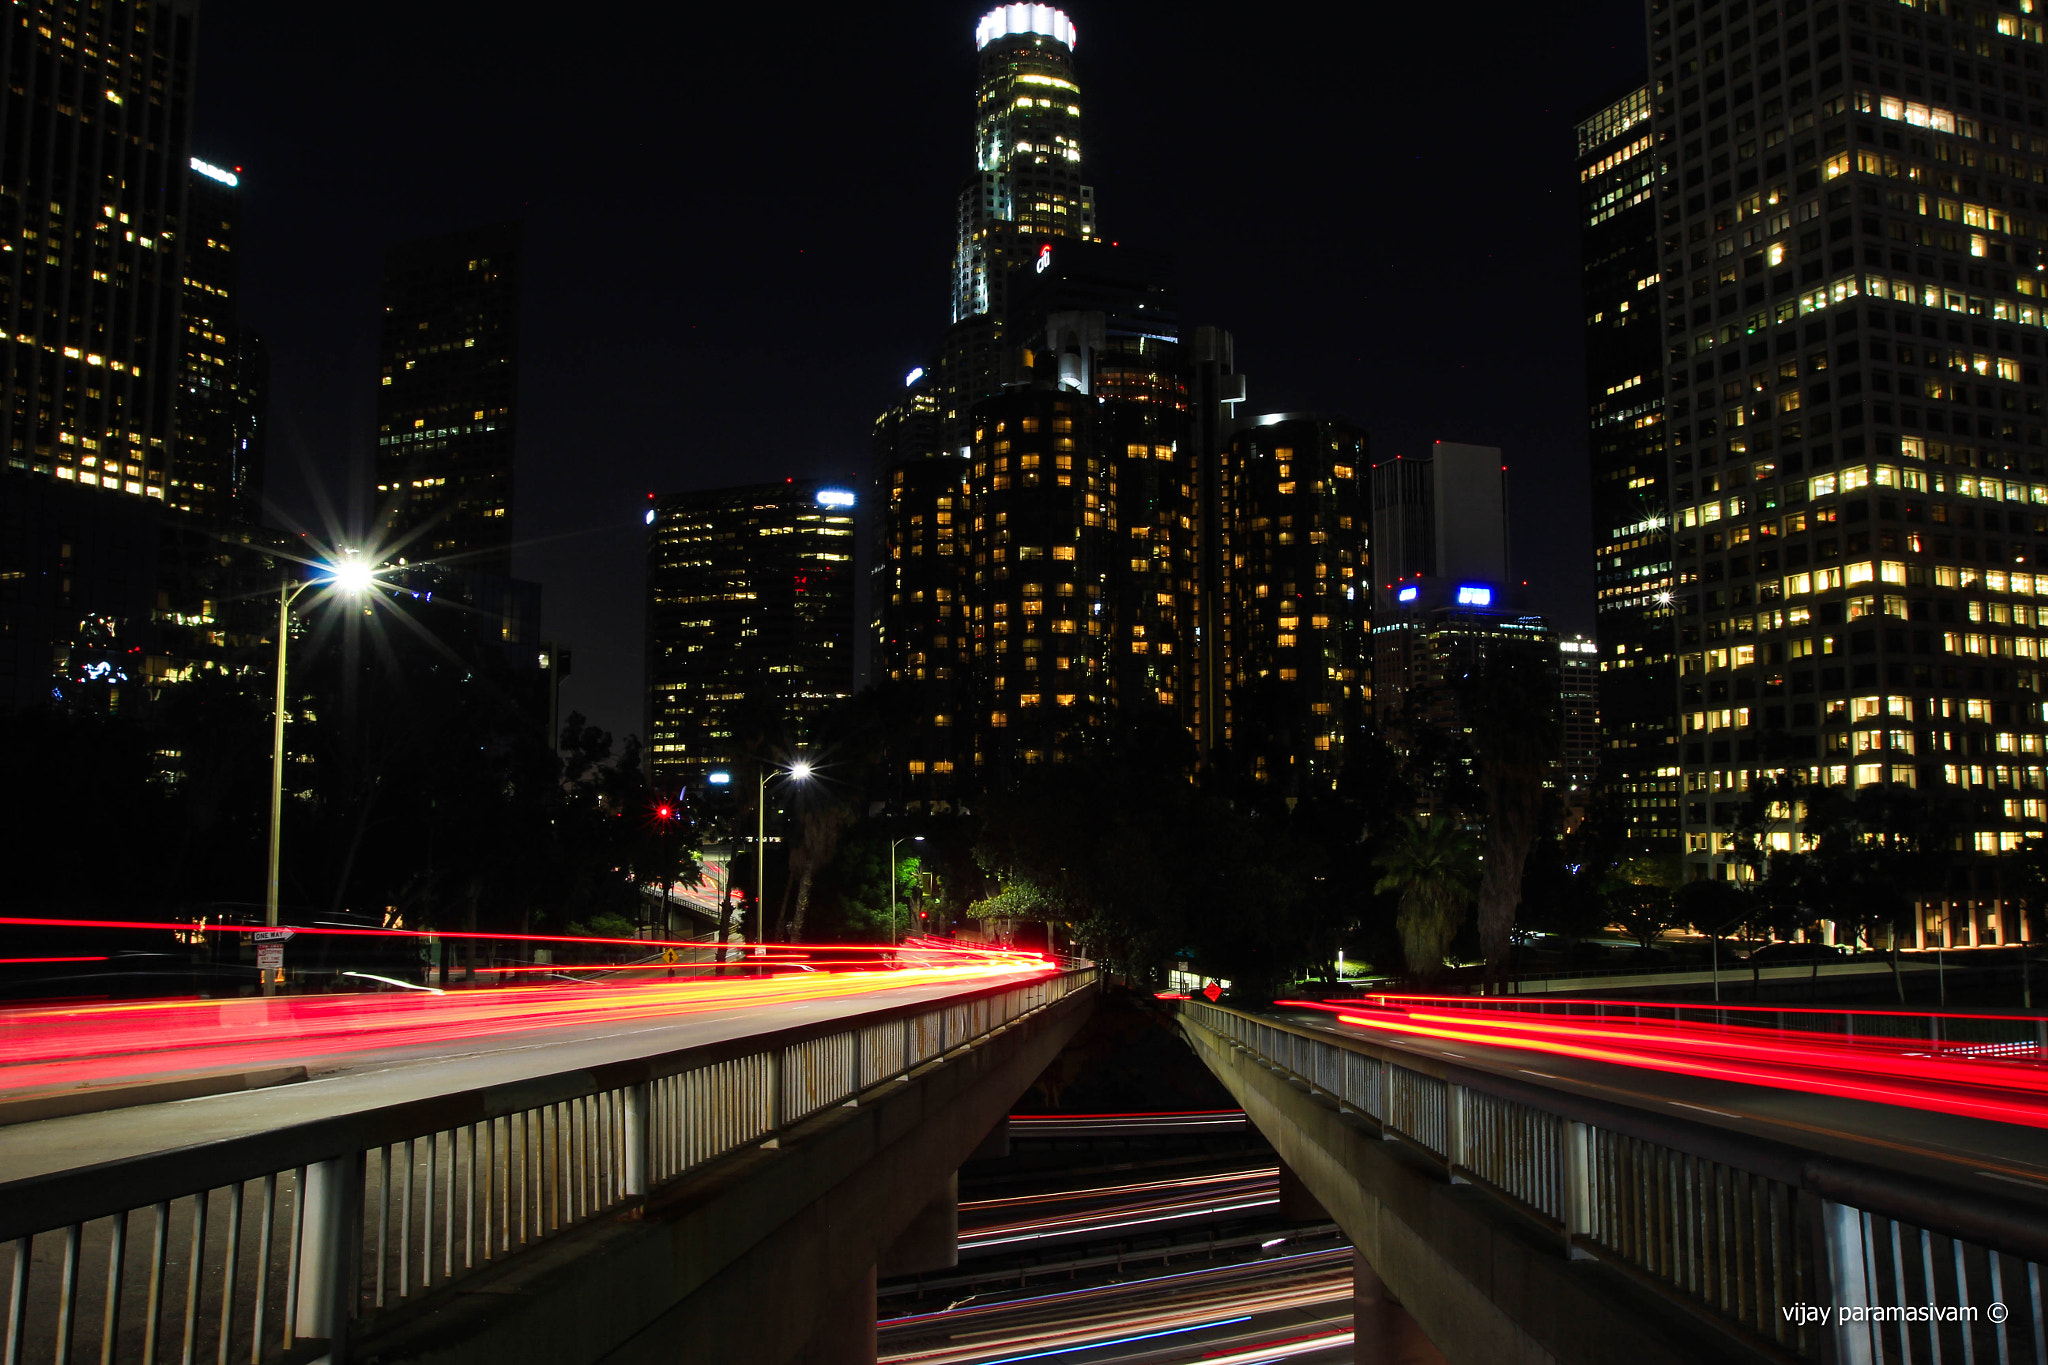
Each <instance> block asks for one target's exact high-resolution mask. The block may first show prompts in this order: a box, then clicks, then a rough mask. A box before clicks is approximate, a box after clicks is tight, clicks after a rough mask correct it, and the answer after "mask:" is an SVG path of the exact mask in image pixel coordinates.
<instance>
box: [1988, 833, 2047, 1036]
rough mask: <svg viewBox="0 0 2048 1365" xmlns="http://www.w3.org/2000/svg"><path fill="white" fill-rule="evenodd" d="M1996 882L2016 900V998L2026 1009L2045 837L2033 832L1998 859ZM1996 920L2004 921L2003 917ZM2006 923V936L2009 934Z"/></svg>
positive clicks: (2042, 895)
mask: <svg viewBox="0 0 2048 1365" xmlns="http://www.w3.org/2000/svg"><path fill="white" fill-rule="evenodd" d="M1999 882H2000V887H2001V889H2002V890H2003V891H2004V893H2005V895H2006V897H2007V898H2008V899H2009V900H2011V901H2016V902H2018V904H2019V911H2020V921H2021V928H2022V931H2023V932H2025V934H2026V942H2025V943H2024V944H2022V945H2021V947H2020V999H2021V1002H2022V1004H2023V1005H2024V1007H2025V1008H2027V1009H2032V1008H2033V1007H2034V973H2033V962H2032V960H2031V959H2032V957H2033V949H2032V946H2031V945H2032V944H2033V943H2034V941H2035V940H2036V939H2037V938H2038V937H2039V936H2040V932H2041V922H2042V912H2043V911H2044V910H2048V838H2044V837H2042V836H2041V835H2038V834H2037V835H2035V836H2034V837H2033V838H2031V839H2023V840H2021V841H2020V846H2019V847H2018V848H2016V849H2013V850H2012V851H2011V852H2009V853H2007V854H2005V856H2003V857H2002V858H2000V859H1999ZM1999 923H2000V924H2001V925H2005V920H2004V919H2003V918H2001V919H2000V921H1999ZM2011 932H2012V931H2011V929H2010V927H2007V929H2006V933H2007V936H2008V937H2010V935H2011Z"/></svg>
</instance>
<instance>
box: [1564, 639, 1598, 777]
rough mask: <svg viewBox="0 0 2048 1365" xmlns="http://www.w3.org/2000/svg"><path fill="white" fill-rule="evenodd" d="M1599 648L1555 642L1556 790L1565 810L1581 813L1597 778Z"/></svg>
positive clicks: (1583, 641)
mask: <svg viewBox="0 0 2048 1365" xmlns="http://www.w3.org/2000/svg"><path fill="white" fill-rule="evenodd" d="M1601 719H1602V717H1601V713H1600V644H1599V642H1598V641H1597V640H1589V639H1587V638H1586V637H1585V636H1583V635H1574V636H1572V637H1570V638H1568V639H1562V640H1559V641H1558V642H1557V721H1558V732H1559V736H1560V739H1561V740H1562V743H1563V752H1562V754H1561V755H1560V757H1559V758H1558V764H1557V778H1556V784H1555V785H1556V787H1557V790H1558V792H1559V794H1560V795H1561V796H1562V798H1563V800H1564V803H1565V806H1566V808H1567V809H1573V808H1576V809H1584V808H1585V807H1586V805H1587V803H1588V801H1589V800H1590V798H1591V796H1592V792H1593V786H1594V783H1596V782H1597V781H1598V780H1599V778H1600V749H1601V744H1600V725H1601Z"/></svg>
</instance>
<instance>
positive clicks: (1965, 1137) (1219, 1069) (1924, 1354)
mask: <svg viewBox="0 0 2048 1365" xmlns="http://www.w3.org/2000/svg"><path fill="white" fill-rule="evenodd" d="M1318 1018H1322V1019H1327V1018H1328V1016H1310V1015H1306V1014H1304V1015H1303V1016H1301V1017H1299V1018H1296V1019H1287V1018H1276V1017H1271V1016H1266V1015H1251V1014H1246V1013H1243V1012H1240V1011H1237V1010H1231V1009H1223V1008H1218V1007H1216V1006H1213V1005H1209V1004H1207V1003H1204V1002H1202V1001H1189V1002H1186V1003H1185V1004H1184V1005H1182V1006H1181V1016H1180V1027H1181V1030H1182V1032H1183V1033H1184V1034H1185V1035H1186V1037H1187V1040H1188V1042H1189V1045H1190V1046H1192V1047H1193V1048H1194V1050H1195V1051H1196V1053H1197V1054H1198V1055H1199V1056H1200V1057H1201V1058H1202V1060H1203V1062H1204V1063H1206V1064H1207V1065H1208V1067H1209V1069H1210V1070H1211V1071H1213V1072H1214V1073H1215V1074H1216V1076H1217V1078H1218V1079H1219V1080H1221V1081H1222V1082H1223V1084H1224V1086H1225V1087H1226V1088H1227V1089H1228V1090H1229V1091H1230V1092H1231V1094H1233V1095H1234V1096H1236V1097H1237V1099H1238V1101H1239V1103H1240V1104H1242V1105H1243V1106H1244V1109H1245V1112H1246V1114H1247V1115H1248V1116H1249V1117H1250V1119H1251V1121H1252V1122H1253V1123H1254V1124H1255V1125H1256V1126H1257V1127H1258V1128H1259V1130H1260V1131H1261V1132H1262V1133H1263V1134H1264V1135H1265V1136H1266V1138H1267V1139H1268V1140H1269V1141H1270V1142H1271V1143H1272V1144H1273V1146H1274V1147H1275V1148H1276V1149H1277V1150H1278V1151H1279V1153H1280V1157H1281V1160H1282V1161H1283V1162H1284V1163H1285V1167H1284V1169H1283V1186H1285V1185H1286V1184H1290V1183H1291V1184H1294V1185H1295V1186H1297V1187H1298V1188H1299V1190H1300V1191H1301V1194H1300V1196H1299V1197H1301V1198H1304V1199H1312V1200H1314V1201H1316V1202H1317V1203H1319V1204H1320V1205H1321V1207H1322V1208H1323V1209H1325V1210H1327V1212H1328V1216H1329V1217H1331V1218H1332V1219H1334V1220H1335V1221H1336V1222H1337V1223H1338V1224H1339V1225H1340V1226H1341V1227H1342V1228H1343V1229H1344V1230H1345V1232H1346V1234H1347V1235H1348V1236H1349V1237H1350V1239H1351V1243H1352V1245H1353V1247H1354V1248H1356V1255H1357V1262H1356V1271H1357V1286H1358V1288H1357V1316H1356V1332H1357V1342H1358V1346H1357V1357H1356V1358H1357V1359H1358V1360H1360V1361H1379V1360H1386V1361H1405V1360H1411V1359H1415V1360H1426V1359H1433V1358H1436V1353H1438V1352H1440V1353H1441V1357H1442V1358H1444V1359H1448V1360H1450V1361H1453V1362H1458V1365H1464V1363H1465V1362H1471V1363H1472V1365H1479V1362H1530V1363H1531V1365H1536V1363H1538V1362H1552V1361H1558V1362H1564V1361H1572V1362H1577V1361H1591V1362H1608V1361H1611V1362H1615V1365H1662V1363H1663V1362H1670V1363H1671V1365H1679V1363H1680V1362H1685V1363H1687V1365H1692V1363H1697V1365H1707V1363H1708V1362H1730V1361H1740V1362H1756V1365H1763V1363H1764V1362H1781V1363H1782V1362H1784V1361H1787V1360H1809V1361H1816V1362H1827V1363H1828V1365H1837V1363H1839V1365H1878V1362H1902V1361H1931V1362H1940V1361H1943V1360H1947V1361H1956V1360H1966V1361H1997V1362H2001V1365H2005V1363H2006V1362H2020V1361H2028V1362H2042V1361H2044V1360H2048V1333H2044V1325H2048V1318H2044V1315H2043V1303H2042V1291H2041V1262H2042V1261H2043V1260H2044V1259H2048V1180H2044V1177H2048V1132H2044V1129H2043V1128H2042V1127H2039V1126H2022V1125H2017V1124H2013V1123H2003V1122H1993V1121H1989V1120H1985V1119H1977V1118H1960V1117H1956V1116H1953V1115H1949V1114H1937V1113H1930V1112H1925V1111H1920V1110H1912V1109H1902V1108H1898V1107H1894V1106H1891V1105H1882V1104H1874V1103H1868V1102H1865V1101H1862V1100H1858V1099H1850V1098H1842V1097H1839V1096H1829V1095H1821V1094H1806V1093H1801V1092H1798V1091H1793V1090H1784V1089H1775V1088H1765V1087H1760V1086H1753V1085H1752V1086H1745V1085H1739V1084H1734V1083H1729V1082H1713V1081H1701V1080H1700V1079H1698V1078H1696V1077H1693V1076H1685V1075H1669V1074H1664V1073H1658V1072H1645V1071H1643V1070H1641V1069H1638V1068H1634V1067H1623V1066H1616V1065H1613V1064H1611V1063H1608V1062H1604V1061H1601V1060H1598V1059H1597V1058H1588V1057H1576V1058H1575V1057H1570V1056H1559V1055H1554V1054H1552V1055H1543V1054H1536V1053H1532V1052H1529V1051H1525V1050H1522V1049H1518V1048H1507V1047H1493V1046H1487V1045H1484V1044H1475V1043H1473V1042H1470V1041H1467V1040H1464V1039H1455V1040H1445V1041H1432V1040H1427V1039H1415V1040H1412V1041H1388V1039H1387V1036H1385V1035H1378V1034H1375V1035H1372V1036H1370V1037H1368V1036H1366V1035H1364V1034H1361V1033H1360V1032H1359V1031H1357V1030H1339V1029H1333V1028H1330V1027H1326V1026H1323V1025H1322V1024H1320V1023H1318V1022H1316V1020H1317V1019H1318ZM2042 1117H2043V1118H2044V1120H2048V1110H2044V1112H2043V1115H2042ZM1994 1303H1995V1304H1998V1305H2000V1309H1999V1312H2001V1313H2002V1314H2003V1315H2004V1316H2002V1317H1998V1318H1997V1320H1994V1314H1993V1312H1992V1310H1991V1305H1992V1304H1994ZM1823 1310H1825V1311H1824V1312H1823ZM1845 1310H1846V1311H1845ZM1930 1310H1931V1311H1930ZM1916 1314H1926V1315H1927V1316H1929V1317H1932V1318H1934V1319H1936V1321H1932V1322H1930V1321H1926V1320H1919V1321H1914V1320H1912V1319H1913V1318H1914V1315H1916ZM1902 1319H1904V1320H1902Z"/></svg>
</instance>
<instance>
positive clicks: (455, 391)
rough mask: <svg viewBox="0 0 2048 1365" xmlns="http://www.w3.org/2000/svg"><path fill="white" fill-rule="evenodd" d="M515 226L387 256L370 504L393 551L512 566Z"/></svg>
mask: <svg viewBox="0 0 2048 1365" xmlns="http://www.w3.org/2000/svg"><path fill="white" fill-rule="evenodd" d="M522 235H523V234H522V229H521V225H520V224H518V223H501V224H497V225H494V226H491V227H483V228H472V229H469V230H467V231H463V232H456V233H451V234H449V235H447V236H443V237H430V238H427V239H425V240H422V241H414V242H405V243H402V244H400V245H398V246H394V247H392V248H391V249H390V250H389V251H388V252H386V253H385V257H384V323H383V330H382V335H381V338H380V340H379V343H378V388H377V457H376V464H375V467H376V479H377V504H378V509H379V512H380V514H381V516H382V518H383V524H384V533H385V536H386V539H387V541H388V542H389V543H390V544H391V545H392V546H393V547H394V552H395V553H397V554H399V555H402V556H404V557H405V558H408V559H414V560H418V559H432V560H437V561H442V562H449V563H454V564H458V565H460V566H461V567H463V568H467V569H472V570H476V571H478V572H481V573H485V574H490V575H494V576H497V577H501V578H502V577H509V576H510V574H511V572H512V526H513V454H514V445H515V435H516V431H517V418H518V412H517V409H518V401H519V397H518V395H519V281H520V255H521V238H522Z"/></svg>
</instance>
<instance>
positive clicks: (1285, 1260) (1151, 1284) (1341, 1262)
mask: <svg viewBox="0 0 2048 1365" xmlns="http://www.w3.org/2000/svg"><path fill="white" fill-rule="evenodd" d="M1351 1256H1352V1252H1351V1248H1350V1247H1348V1246H1347V1247H1340V1248H1337V1249H1335V1250H1330V1249H1327V1248H1326V1249H1323V1250H1320V1251H1294V1252H1289V1253H1288V1254H1287V1255H1285V1256H1262V1257H1260V1258H1259V1259H1257V1260H1255V1261H1239V1262H1232V1263H1231V1264H1228V1265H1220V1266H1204V1267H1202V1268H1201V1269H1199V1270H1179V1271H1175V1272H1174V1273H1173V1274H1171V1275H1149V1276H1147V1277H1146V1278H1144V1279H1142V1280H1118V1281H1115V1282H1114V1283H1111V1284H1098V1285H1089V1286H1087V1287H1085V1288H1082V1289H1063V1290H1061V1291H1059V1292H1058V1293H1057V1294H1034V1295H1031V1296H1030V1297H1029V1298H1021V1299H991V1300H988V1301H986V1302H981V1303H973V1304H967V1303H965V1302H964V1301H963V1302H962V1304H960V1305H956V1306H954V1307H950V1308H945V1309H941V1310H939V1311H938V1312H933V1313H911V1314H908V1315H906V1316H904V1317H900V1318H884V1319H882V1320H881V1321H879V1322H877V1323H876V1324H875V1325H876V1326H877V1327H878V1328H879V1329H881V1330H883V1331H899V1330H902V1329H904V1328H909V1327H915V1326H918V1325H919V1324H924V1323H941V1322H944V1323H948V1324H951V1323H958V1322H961V1321H962V1320H964V1319H967V1318H972V1317H976V1316H983V1317H985V1316H989V1315H991V1314H999V1313H1008V1312H1012V1311H1015V1310H1019V1309H1028V1308H1030V1307H1032V1306H1034V1305H1038V1306H1043V1305H1047V1304H1055V1303H1072V1302H1077V1301H1078V1302H1085V1301H1087V1300H1091V1299H1099V1298H1105V1297H1129V1296H1132V1295H1138V1294H1143V1293H1145V1292H1147V1291H1150V1290H1154V1289H1162V1288H1177V1289H1182V1290H1186V1289H1189V1288H1195V1287H1198V1286H1197V1285H1196V1284H1194V1283H1193V1282H1198V1281H1202V1280H1218V1279H1231V1278H1242V1277H1243V1276H1245V1275H1248V1274H1251V1275H1277V1274H1286V1273H1290V1272H1292V1273H1296V1274H1298V1273H1300V1272H1301V1271H1304V1270H1310V1269H1315V1268H1316V1266H1315V1265H1314V1264H1313V1263H1315V1262H1324V1263H1327V1265H1328V1266H1329V1267H1330V1268H1331V1269H1332V1270H1334V1271H1335V1272H1336V1273H1337V1275H1338V1276H1339V1277H1340V1278H1341V1279H1342V1282H1343V1292H1344V1293H1349V1292H1350V1288H1349V1286H1350V1283H1351V1273H1352V1272H1351ZM1296 1262H1302V1263H1304V1264H1295V1263H1296ZM1333 1292H1335V1291H1333Z"/></svg>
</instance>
